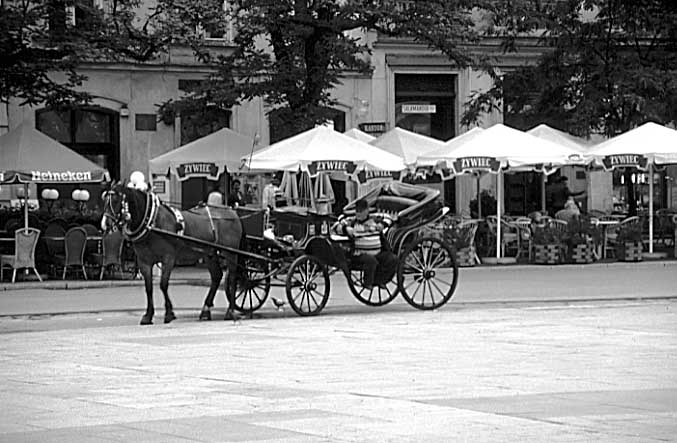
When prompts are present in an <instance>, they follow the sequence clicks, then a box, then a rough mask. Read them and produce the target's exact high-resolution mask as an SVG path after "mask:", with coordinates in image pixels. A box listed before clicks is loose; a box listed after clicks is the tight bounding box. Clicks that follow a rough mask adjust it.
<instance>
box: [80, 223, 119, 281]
mask: <svg viewBox="0 0 677 443" xmlns="http://www.w3.org/2000/svg"><path fill="white" fill-rule="evenodd" d="M123 240H124V238H123V237H122V232H121V231H120V230H116V231H110V232H106V233H105V234H104V235H103V237H102V239H101V253H92V254H90V255H89V256H88V258H89V262H90V263H91V264H93V265H95V266H99V267H100V271H99V280H103V276H104V274H105V272H106V270H108V269H115V268H117V269H118V270H119V271H122V246H123V244H124V241H123Z"/></svg>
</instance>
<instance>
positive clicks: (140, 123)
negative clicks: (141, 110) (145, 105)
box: [134, 114, 157, 131]
mask: <svg viewBox="0 0 677 443" xmlns="http://www.w3.org/2000/svg"><path fill="white" fill-rule="evenodd" d="M134 126H135V128H136V130H137V131H155V130H156V129H157V116H156V115H155V114H136V116H135V125H134Z"/></svg>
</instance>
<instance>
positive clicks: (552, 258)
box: [532, 224, 564, 265]
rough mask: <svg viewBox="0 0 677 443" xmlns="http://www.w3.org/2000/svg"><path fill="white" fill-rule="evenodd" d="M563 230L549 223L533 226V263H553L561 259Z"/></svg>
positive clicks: (559, 261)
mask: <svg viewBox="0 0 677 443" xmlns="http://www.w3.org/2000/svg"><path fill="white" fill-rule="evenodd" d="M563 240H564V233H563V231H561V230H559V229H557V228H555V227H553V226H551V225H548V224H546V225H541V226H539V225H536V226H535V227H534V235H533V240H532V244H533V248H534V263H539V264H548V265H553V264H556V263H561V261H562V242H563Z"/></svg>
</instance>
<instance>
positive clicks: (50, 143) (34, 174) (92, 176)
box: [0, 123, 110, 227]
mask: <svg viewBox="0 0 677 443" xmlns="http://www.w3.org/2000/svg"><path fill="white" fill-rule="evenodd" d="M109 180H110V176H109V175H108V171H106V169H104V168H102V167H101V166H99V165H97V164H95V163H93V162H91V161H89V160H88V159H87V158H85V157H83V156H81V155H80V154H78V153H77V152H75V151H73V150H72V149H69V148H67V147H66V146H64V145H62V144H61V143H59V142H57V141H56V140H54V139H52V138H50V137H48V136H47V135H45V134H43V133H42V132H40V131H38V130H37V129H35V128H33V127H31V126H30V125H28V124H27V123H22V124H21V125H19V126H18V127H16V128H15V129H13V130H12V131H10V132H8V133H7V134H5V135H3V136H1V137H0V184H19V183H22V184H24V186H25V187H26V192H25V195H26V196H28V189H27V188H28V184H29V183H53V184H59V183H62V184H73V183H96V182H102V181H109ZM24 223H25V225H26V227H28V205H27V204H25V205H24Z"/></svg>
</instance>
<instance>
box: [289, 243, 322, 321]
mask: <svg viewBox="0 0 677 443" xmlns="http://www.w3.org/2000/svg"><path fill="white" fill-rule="evenodd" d="M285 288H286V291H287V301H288V302H289V305H290V306H291V307H292V309H293V310H294V312H296V313H297V314H298V315H303V316H309V315H317V314H319V313H320V312H321V311H322V309H323V308H324V306H325V305H326V304H327V300H329V291H330V289H331V288H330V281H329V271H328V270H327V267H326V266H325V265H324V264H323V263H322V262H321V261H320V260H318V259H317V258H315V257H313V256H312V255H302V256H300V257H298V258H297V259H296V260H294V262H293V263H292V264H291V266H290V267H289V271H288V272H287V278H286V281H285Z"/></svg>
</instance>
